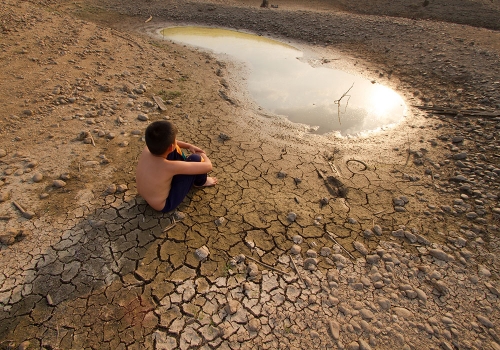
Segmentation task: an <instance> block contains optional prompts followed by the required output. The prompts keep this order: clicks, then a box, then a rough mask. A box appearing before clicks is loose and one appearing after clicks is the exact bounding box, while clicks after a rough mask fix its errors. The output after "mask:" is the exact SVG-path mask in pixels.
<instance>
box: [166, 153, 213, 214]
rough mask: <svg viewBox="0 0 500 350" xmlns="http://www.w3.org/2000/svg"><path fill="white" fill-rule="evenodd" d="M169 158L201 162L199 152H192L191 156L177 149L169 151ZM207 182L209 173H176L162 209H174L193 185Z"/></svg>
mask: <svg viewBox="0 0 500 350" xmlns="http://www.w3.org/2000/svg"><path fill="white" fill-rule="evenodd" d="M167 159H168V160H177V161H181V162H182V161H184V162H201V159H202V158H201V156H200V155H199V154H191V155H190V156H189V157H187V158H186V157H185V156H184V155H183V154H180V153H178V152H177V151H176V150H174V151H173V152H171V153H169V154H168V156H167ZM205 182H207V174H199V175H183V174H178V175H174V177H173V178H172V187H171V188H170V193H169V194H168V197H167V200H166V202H165V207H164V208H163V209H162V210H161V211H162V212H163V213H166V212H169V211H172V210H174V209H175V208H177V207H178V206H179V204H181V203H182V201H183V200H184V198H185V197H186V196H187V194H188V192H189V190H190V189H191V187H193V185H194V186H203V185H204V184H205Z"/></svg>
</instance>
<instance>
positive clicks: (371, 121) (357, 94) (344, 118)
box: [160, 27, 406, 135]
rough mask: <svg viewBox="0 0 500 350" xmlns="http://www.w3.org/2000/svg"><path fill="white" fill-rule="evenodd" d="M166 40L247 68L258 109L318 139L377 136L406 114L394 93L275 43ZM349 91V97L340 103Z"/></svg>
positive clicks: (212, 35) (203, 37) (180, 34)
mask: <svg viewBox="0 0 500 350" xmlns="http://www.w3.org/2000/svg"><path fill="white" fill-rule="evenodd" d="M160 34H161V35H163V37H164V38H166V39H170V40H173V41H176V42H180V43H184V44H188V45H192V46H198V47H201V48H203V49H207V50H211V51H213V52H214V53H216V54H227V55H230V56H232V57H234V58H235V59H236V60H239V61H242V62H244V63H245V64H246V66H247V67H248V70H249V72H250V73H249V76H248V77H247V81H246V82H247V88H248V91H249V92H250V94H251V96H252V97H253V98H254V99H255V101H256V102H257V104H259V105H260V106H261V107H262V108H264V109H267V110H269V111H271V112H273V113H276V114H280V115H284V116H286V117H287V118H288V119H289V120H290V121H292V122H295V123H303V124H307V125H311V126H316V128H314V129H315V131H314V132H315V133H318V134H325V133H329V132H335V133H338V132H340V133H341V134H342V135H347V134H351V135H354V134H359V133H362V132H366V131H371V130H377V129H379V128H382V127H386V126H389V125H393V124H396V123H398V122H400V121H401V120H402V119H403V118H404V115H405V112H406V106H405V103H404V101H403V99H402V98H401V96H399V95H398V94H397V93H396V92H395V91H393V90H391V89H389V88H388V87H385V86H382V85H379V84H372V83H371V82H370V81H369V80H367V79H364V78H361V77H358V76H355V75H352V74H349V73H346V72H343V71H340V70H335V69H330V68H326V67H312V66H311V65H310V64H309V63H308V62H304V60H303V59H301V58H302V56H303V53H302V52H301V51H300V50H298V49H296V48H294V47H292V46H290V45H287V44H284V43H281V42H278V41H275V40H272V39H269V38H265V37H262V36H258V35H253V34H247V33H241V32H237V31H232V30H225V29H218V28H204V27H172V28H165V29H163V30H161V31H160ZM350 87H352V89H351V90H349V89H350ZM347 91H348V95H349V96H346V97H345V98H342V99H341V101H339V103H335V101H336V100H339V98H340V97H341V96H343V94H345V93H346V92H347Z"/></svg>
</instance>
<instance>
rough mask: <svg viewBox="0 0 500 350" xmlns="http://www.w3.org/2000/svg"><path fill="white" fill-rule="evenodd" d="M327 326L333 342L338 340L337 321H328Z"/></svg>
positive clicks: (338, 329)
mask: <svg viewBox="0 0 500 350" xmlns="http://www.w3.org/2000/svg"><path fill="white" fill-rule="evenodd" d="M328 325H329V328H330V334H331V336H332V337H333V339H335V340H339V337H340V325H339V323H338V322H337V321H334V320H330V321H328Z"/></svg>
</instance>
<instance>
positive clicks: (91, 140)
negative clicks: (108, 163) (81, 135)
mask: <svg viewBox="0 0 500 350" xmlns="http://www.w3.org/2000/svg"><path fill="white" fill-rule="evenodd" d="M89 136H90V142H92V146H94V147H95V141H94V138H93V137H92V133H91V132H89Z"/></svg>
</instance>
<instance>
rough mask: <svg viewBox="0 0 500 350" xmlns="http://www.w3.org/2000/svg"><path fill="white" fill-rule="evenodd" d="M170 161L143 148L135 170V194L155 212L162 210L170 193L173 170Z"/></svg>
mask: <svg viewBox="0 0 500 350" xmlns="http://www.w3.org/2000/svg"><path fill="white" fill-rule="evenodd" d="M169 163H171V161H169V160H166V159H165V158H161V157H158V156H155V155H153V154H151V152H149V150H148V148H147V147H145V148H144V150H143V151H142V153H141V155H140V157H139V163H138V164H137V170H136V175H135V178H136V182H137V192H139V194H140V195H141V196H142V197H143V198H144V199H145V200H146V202H148V204H149V205H150V206H151V207H153V208H154V209H156V210H162V209H163V207H164V206H165V201H166V199H167V197H168V194H169V193H170V187H171V184H172V178H173V176H174V175H175V173H174V172H173V171H174V169H175V168H172V167H169Z"/></svg>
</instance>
